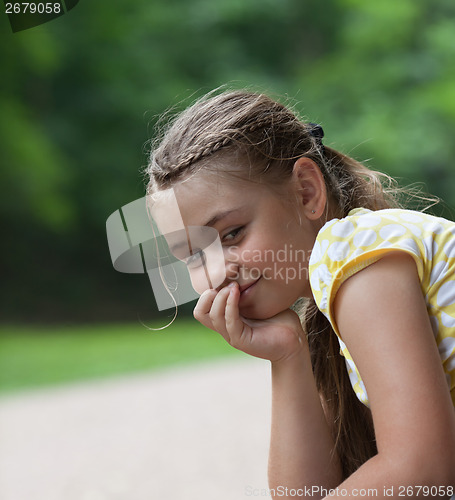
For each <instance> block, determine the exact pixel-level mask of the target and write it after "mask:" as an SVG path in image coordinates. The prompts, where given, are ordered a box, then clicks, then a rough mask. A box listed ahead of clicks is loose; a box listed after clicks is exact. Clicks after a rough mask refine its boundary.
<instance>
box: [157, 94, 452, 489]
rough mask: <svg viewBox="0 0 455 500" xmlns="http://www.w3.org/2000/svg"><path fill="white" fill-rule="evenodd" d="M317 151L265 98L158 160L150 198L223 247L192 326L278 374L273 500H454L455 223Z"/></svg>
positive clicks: (201, 108) (171, 145)
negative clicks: (415, 207)
mask: <svg viewBox="0 0 455 500" xmlns="http://www.w3.org/2000/svg"><path fill="white" fill-rule="evenodd" d="M322 138H323V132H322V129H321V127H319V126H316V125H314V124H311V123H304V122H302V121H300V120H299V119H298V118H297V116H296V115H295V114H294V113H293V112H292V111H291V110H290V109H287V108H286V107H284V106H283V105H281V104H279V103H278V102H275V101H273V100H271V99H270V98H268V97H267V96H265V95H261V94H255V93H251V92H245V91H233V92H224V93H221V94H219V95H209V96H207V97H205V98H203V99H201V100H200V101H198V102H196V104H194V105H193V106H192V107H190V108H189V109H187V110H186V111H184V112H183V113H182V114H181V115H180V116H178V117H177V118H176V119H175V120H174V121H173V123H172V124H171V125H170V127H169V128H168V129H167V130H166V131H165V133H164V136H163V137H162V138H161V139H160V142H159V143H158V144H157V146H156V147H155V148H154V150H153V151H152V153H151V157H150V163H149V165H148V167H147V174H148V177H149V184H148V189H147V191H148V193H149V194H153V195H154V196H156V195H159V193H160V192H161V191H164V190H168V189H170V188H172V189H173V190H174V193H175V196H176V199H177V201H178V205H179V208H180V213H181V214H182V218H183V221H184V224H185V226H186V227H189V226H199V227H201V226H204V227H205V226H208V227H213V228H215V229H216V231H217V232H218V235H219V238H220V241H221V244H222V248H223V254H224V262H223V265H224V267H225V269H224V270H223V271H225V276H226V279H225V280H224V282H223V283H222V284H221V285H220V286H218V287H217V288H216V289H208V290H206V291H204V292H203V293H202V295H201V297H200V299H199V300H198V303H197V305H196V307H195V309H194V316H195V318H196V319H197V320H198V321H200V322H201V323H202V324H203V325H205V326H207V327H209V328H211V329H213V330H215V331H217V332H219V333H220V334H221V335H222V336H223V337H224V338H225V339H226V341H227V342H229V343H230V344H231V345H232V346H233V347H235V348H237V349H240V350H242V351H244V352H246V353H248V354H250V355H252V356H257V357H260V358H264V359H268V360H270V362H271V370H272V431H271V443H270V455H269V471H268V474H269V485H270V488H271V492H272V494H273V493H274V494H275V496H280V497H283V496H284V495H285V494H286V493H287V495H288V496H289V497H291V496H292V497H295V496H305V494H310V495H311V496H313V497H323V496H325V495H327V494H328V492H329V491H330V490H334V491H332V495H334V496H337V495H342V496H359V494H360V493H359V492H361V491H362V490H363V489H364V490H365V491H368V490H370V491H373V492H374V496H376V497H386V496H387V497H398V496H446V497H450V496H451V495H452V494H453V492H454V486H455V412H454V404H455V224H454V223H452V222H449V221H446V220H444V219H441V218H436V217H433V216H430V215H427V214H424V213H419V212H414V211H409V210H405V209H403V208H401V207H400V205H399V203H398V201H397V195H398V190H397V189H395V188H394V184H393V182H391V180H390V179H388V178H387V177H386V176H385V175H383V174H379V173H378V172H373V171H371V170H369V169H367V168H366V167H365V166H363V165H362V164H360V163H358V162H356V161H355V160H353V159H352V158H349V157H347V156H345V155H343V154H341V153H339V152H338V151H335V150H334V149H332V148H329V147H327V146H325V145H324V144H323V142H322ZM205 258H206V257H205V256H204V252H203V250H202V249H193V250H192V255H191V256H190V257H189V259H187V260H186V262H187V265H188V267H189V270H190V275H191V276H195V275H196V274H197V272H198V268H200V267H201V266H202V265H203V264H204V267H205V263H204V259H205ZM198 291H199V290H198ZM292 306H294V307H293V310H291V307H292ZM294 311H297V312H298V315H297V314H296V312H294ZM239 418H241V416H239ZM337 487H338V488H337Z"/></svg>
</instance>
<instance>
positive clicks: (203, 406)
mask: <svg viewBox="0 0 455 500" xmlns="http://www.w3.org/2000/svg"><path fill="white" fill-rule="evenodd" d="M269 433H270V367H269V364H268V362H267V361H263V360H258V359H253V358H243V357H242V358H237V359H235V360H232V359H230V360H225V359H224V360H217V361H215V362H209V363H205V364H199V365H193V366H188V367H184V368H183V367H180V368H172V369H168V370H166V371H162V372H159V373H156V372H155V373H150V374H140V375H132V376H127V377H121V378H115V379H113V378H112V379H108V380H103V381H94V382H86V383H79V384H72V385H65V386H61V387H58V388H52V389H40V390H34V391H30V392H23V393H20V394H16V395H11V396H4V397H2V398H0V498H1V499H2V500H155V499H157V500H193V499H194V500H214V499H215V500H228V499H229V500H236V499H245V498H270V496H269V495H268V494H267V491H266V489H267V476H266V474H267V452H268V445H269Z"/></svg>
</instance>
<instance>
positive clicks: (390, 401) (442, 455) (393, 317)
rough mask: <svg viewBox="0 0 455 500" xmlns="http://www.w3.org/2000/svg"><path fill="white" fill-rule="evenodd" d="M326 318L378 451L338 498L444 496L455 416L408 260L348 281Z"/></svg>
mask: <svg viewBox="0 0 455 500" xmlns="http://www.w3.org/2000/svg"><path fill="white" fill-rule="evenodd" d="M334 313H335V319H336V323H337V325H338V329H339V331H340V334H341V337H342V338H343V340H344V342H345V343H346V345H347V347H348V349H349V351H350V354H351V356H352V357H353V359H354V361H355V363H356V365H357V368H358V369H359V372H360V373H361V375H362V379H363V381H364V383H365V386H366V389H367V392H368V396H369V400H370V404H371V410H372V415H373V421H374V426H375V432H376V439H377V446H378V455H376V456H375V457H373V458H372V459H370V460H368V461H367V462H366V463H365V464H364V465H363V466H362V467H360V468H359V469H358V470H357V471H356V472H355V473H354V474H353V475H351V476H350V477H349V478H348V479H347V480H346V481H344V482H343V483H342V484H341V485H340V486H339V490H338V491H339V493H340V496H341V495H343V494H344V495H346V494H347V495H348V496H349V495H350V496H353V495H354V494H356V493H357V492H358V491H359V490H361V489H362V488H365V489H366V490H368V489H372V491H374V492H376V493H375V496H376V497H377V498H381V497H386V496H387V497H388V498H390V496H393V497H396V498H398V496H399V495H400V493H401V494H402V496H403V492H404V495H405V496H413V495H416V494H417V493H420V496H423V495H425V492H427V488H428V487H431V486H433V487H442V488H440V490H439V492H440V493H447V489H445V487H448V486H455V412H454V407H453V404H452V401H451V398H450V393H449V390H448V386H447V382H446V379H445V375H444V372H443V369H442V365H441V359H440V357H439V353H438V348H437V345H436V342H435V339H434V334H433V331H432V328H431V325H430V321H429V316H428V312H427V308H426V304H425V300H424V297H423V294H422V291H421V288H420V281H419V278H418V275H417V269H416V266H415V263H414V261H413V259H412V258H411V257H410V256H407V255H403V254H401V253H396V254H394V255H391V256H388V257H385V258H383V259H381V260H380V261H378V262H377V263H375V264H373V265H371V266H370V267H368V268H366V269H365V270H363V271H361V272H359V273H358V274H356V275H354V276H353V277H351V278H349V279H348V280H347V281H346V282H345V283H344V284H343V285H342V286H341V288H340V290H339V292H338V294H337V296H336V300H335V304H334ZM406 487H409V488H407V489H406ZM423 487H425V488H423ZM432 491H433V494H434V491H436V490H435V489H434V488H433V490H432ZM391 493H392V494H393V495H390V494H391ZM448 493H449V496H450V490H449V491H448ZM411 494H413V495H411ZM427 496H428V494H427Z"/></svg>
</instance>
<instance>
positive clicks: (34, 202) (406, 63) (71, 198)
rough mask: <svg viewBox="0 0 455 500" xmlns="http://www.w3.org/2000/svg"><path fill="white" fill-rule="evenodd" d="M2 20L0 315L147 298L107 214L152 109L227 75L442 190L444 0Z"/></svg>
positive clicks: (453, 74)
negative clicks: (115, 255)
mask: <svg viewBox="0 0 455 500" xmlns="http://www.w3.org/2000/svg"><path fill="white" fill-rule="evenodd" d="M0 22H1V23H3V25H2V26H1V28H2V29H1V30H0V61H1V64H2V78H1V79H0V105H1V109H2V115H1V116H0V132H1V137H2V148H0V183H1V186H2V188H3V189H2V197H0V208H1V211H0V222H1V227H2V229H3V246H2V249H3V252H2V253H3V261H4V262H6V270H5V272H4V275H3V277H2V278H3V279H2V297H1V301H0V315H1V317H2V318H5V319H9V320H17V321H32V320H46V321H50V320H55V321H57V320H68V321H76V320H89V319H96V318H98V319H106V318H109V319H115V318H130V319H131V318H134V317H135V313H136V312H138V313H139V314H140V315H141V317H146V316H149V317H150V316H153V315H154V314H156V308H155V306H154V300H153V295H152V291H151V288H150V286H149V284H148V282H147V278H146V277H145V276H131V275H130V276H124V275H120V274H119V273H116V272H115V271H114V270H113V268H112V267H111V263H110V259H109V253H108V249H107V245H106V237H105V220H106V218H107V217H108V216H109V214H110V213H111V212H113V211H114V210H116V209H117V208H119V207H120V206H122V205H123V204H125V203H128V202H129V201H131V200H133V199H136V198H139V197H141V196H142V195H143V193H144V183H143V179H142V176H141V174H140V173H139V171H140V169H141V167H142V166H143V165H144V164H145V162H146V155H145V153H146V148H144V143H146V141H147V139H148V138H149V137H151V136H152V135H153V125H154V123H155V121H156V118H157V116H158V115H159V114H161V113H162V112H163V111H164V110H165V109H167V108H168V107H169V106H172V105H175V108H176V109H180V108H182V107H183V106H186V105H187V104H188V102H190V100H191V99H192V98H193V97H198V96H199V95H201V94H202V93H204V92H206V91H208V90H211V89H212V88H215V87H217V86H219V85H222V84H225V83H228V84H231V85H232V86H235V87H245V86H252V87H253V88H260V89H263V90H266V91H269V92H271V93H273V94H274V95H282V96H284V97H288V98H290V100H291V101H296V107H297V108H298V109H300V110H301V111H302V112H303V113H304V114H305V115H307V116H308V117H309V118H310V119H311V120H312V121H319V122H321V123H322V125H323V126H324V128H325V130H326V136H327V137H326V140H327V143H329V144H333V145H334V146H336V147H338V148H340V149H342V150H344V151H346V152H348V153H352V154H354V155H355V156H356V157H357V158H359V159H369V158H371V159H372V160H371V165H372V166H374V167H375V168H378V169H379V170H385V171H387V172H388V173H391V174H392V175H396V176H400V177H403V178H405V179H406V181H408V182H409V181H423V182H426V183H427V185H428V188H429V190H431V191H433V192H435V193H436V194H438V195H440V196H442V197H443V198H445V199H446V201H448V202H449V203H450V204H452V205H454V206H455V195H454V192H455V190H454V189H453V188H454V184H455V177H454V176H453V175H452V174H451V158H452V156H453V155H454V153H455V151H454V148H455V145H454V143H453V140H452V137H451V136H452V130H453V129H454V124H455V90H454V89H455V69H454V65H453V63H452V61H453V59H454V57H453V55H454V54H453V53H454V51H455V45H454V44H453V34H454V30H455V4H453V2H452V1H451V0H435V1H433V2H429V1H424V0H422V1H420V2H415V1H412V0H403V1H402V2H399V3H397V2H394V1H392V0H384V1H383V2H375V3H372V2H361V1H360V0H327V1H325V2H320V1H318V0H306V1H303V2H302V1H301V0H262V1H261V2H259V0H252V1H250V2H243V1H241V0H219V1H218V2H211V1H208V0H194V1H192V2H184V1H183V0H168V1H167V2H164V1H160V0H155V1H154V2H149V1H147V0H137V1H136V2H134V3H131V2H127V1H126V0H112V1H111V2H109V5H107V4H106V3H92V2H80V3H79V4H78V6H77V8H75V9H73V10H72V11H71V13H69V14H68V15H65V16H63V17H62V18H60V19H57V20H55V21H53V22H50V23H46V24H45V25H42V26H38V27H36V28H33V29H31V30H27V31H23V32H19V33H15V34H12V33H11V30H10V29H9V26H8V21H7V19H6V16H4V18H2V20H1V21H0ZM183 309H185V308H183Z"/></svg>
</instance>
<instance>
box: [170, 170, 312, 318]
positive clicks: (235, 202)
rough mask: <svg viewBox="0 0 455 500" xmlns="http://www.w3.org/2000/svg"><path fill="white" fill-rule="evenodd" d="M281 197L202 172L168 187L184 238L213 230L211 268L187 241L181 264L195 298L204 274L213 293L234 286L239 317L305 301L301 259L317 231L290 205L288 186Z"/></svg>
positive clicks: (204, 281)
mask: <svg viewBox="0 0 455 500" xmlns="http://www.w3.org/2000/svg"><path fill="white" fill-rule="evenodd" d="M288 193H289V194H288V195H287V196H286V199H284V200H283V198H280V197H279V196H278V194H277V193H276V192H274V191H273V190H272V189H270V187H267V186H266V185H263V184H256V183H252V182H247V181H243V180H238V179H230V180H228V179H226V178H225V177H221V176H220V177H216V176H215V175H212V174H209V175H207V174H204V173H198V174H197V175H195V176H193V177H191V178H190V179H188V180H185V181H182V182H180V183H178V184H177V185H176V186H175V187H174V194H175V197H176V200H177V203H178V207H179V211H180V216H181V219H183V224H184V226H185V228H186V234H187V235H189V237H190V238H191V232H193V233H195V232H196V233H197V231H198V228H199V229H201V228H202V227H203V228H213V229H212V230H211V231H213V233H212V234H215V238H216V235H218V236H219V239H220V241H221V248H222V258H221V260H220V259H219V252H218V260H217V261H216V265H215V266H214V265H212V266H211V265H210V264H211V262H210V261H211V256H210V252H207V253H205V252H203V251H200V250H199V246H198V244H197V241H191V245H190V247H192V249H193V250H192V253H193V255H192V256H189V257H188V256H186V257H185V258H182V260H184V261H185V262H186V264H187V266H188V269H189V272H190V277H191V281H192V284H193V287H194V288H195V290H196V291H197V292H198V293H202V292H203V291H204V290H205V289H207V288H209V287H210V285H208V284H207V283H208V281H207V269H208V270H209V274H210V278H211V280H209V283H215V284H217V283H218V284H219V283H220V282H222V283H221V285H219V286H218V287H217V288H218V289H220V288H222V287H223V286H225V285H227V284H229V283H230V282H231V281H237V282H238V284H239V286H240V291H241V295H240V302H239V308H240V314H241V315H242V316H244V317H246V318H252V319H266V318H270V317H272V316H274V315H276V314H278V313H279V312H281V311H284V310H285V309H287V308H289V307H290V306H291V305H292V304H293V303H294V302H295V301H296V300H297V299H298V298H299V297H302V296H310V295H311V291H310V288H309V280H308V260H309V257H310V251H311V249H312V247H313V244H314V241H315V238H316V234H317V229H316V228H315V227H314V222H313V221H310V220H308V219H307V218H306V217H305V216H304V215H303V213H301V211H299V210H298V207H297V208H296V205H295V203H294V204H293V203H292V200H294V199H295V192H293V191H292V186H291V184H290V185H289V191H288ZM163 213H164V212H163ZM194 226H197V227H194ZM188 228H189V229H188ZM215 231H216V232H215ZM183 234H185V233H183ZM201 234H204V230H201ZM205 234H210V230H207V229H206V230H205ZM200 247H201V248H202V250H204V248H203V247H204V246H203V245H200ZM218 248H219V247H218ZM176 256H177V257H179V256H178V255H176ZM212 264H213V261H212ZM217 273H218V276H216V274H217ZM220 274H221V276H220ZM220 278H221V279H220Z"/></svg>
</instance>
